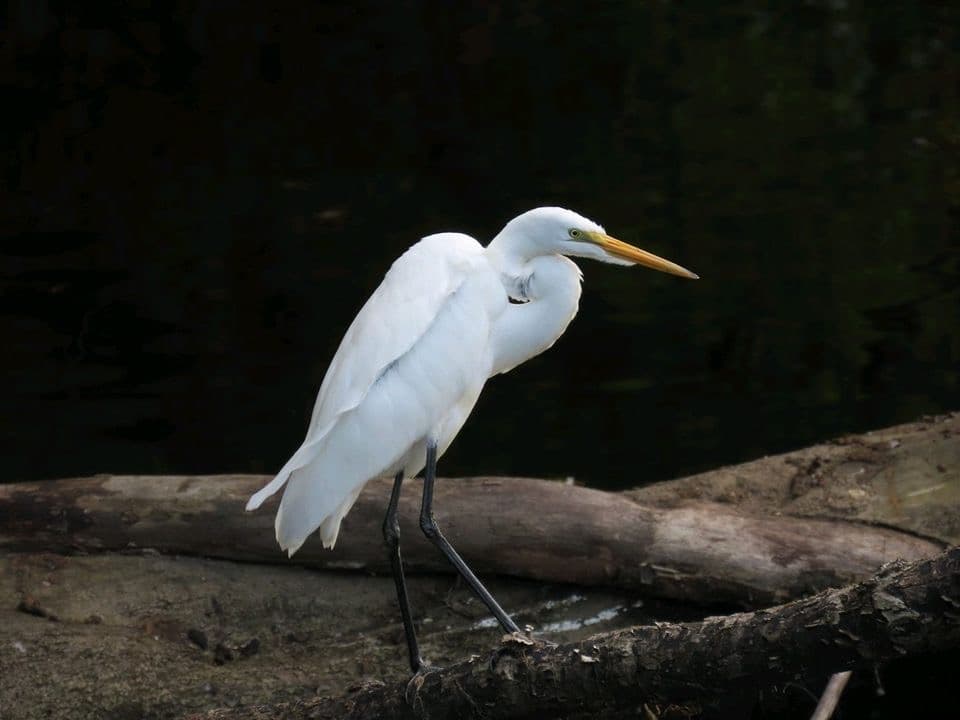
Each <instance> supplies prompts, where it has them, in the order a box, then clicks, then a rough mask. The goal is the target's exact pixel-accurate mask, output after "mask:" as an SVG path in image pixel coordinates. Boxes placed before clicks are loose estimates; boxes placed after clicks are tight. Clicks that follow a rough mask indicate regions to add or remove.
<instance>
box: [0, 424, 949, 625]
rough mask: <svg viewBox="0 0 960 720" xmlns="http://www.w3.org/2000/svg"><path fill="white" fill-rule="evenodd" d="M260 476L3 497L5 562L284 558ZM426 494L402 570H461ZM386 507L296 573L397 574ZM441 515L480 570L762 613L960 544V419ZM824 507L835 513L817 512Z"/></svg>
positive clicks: (19, 490)
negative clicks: (114, 555) (428, 520)
mask: <svg viewBox="0 0 960 720" xmlns="http://www.w3.org/2000/svg"><path fill="white" fill-rule="evenodd" d="M911 468H912V471H911ZM266 479H267V478H265V477H262V476H243V475H220V476H208V477H202V476H194V477H150V476H142V477H137V476H119V475H101V476H96V477H92V478H81V479H72V480H61V481H50V482H39V483H18V484H11V485H0V549H2V548H5V549H8V550H14V551H56V552H101V551H110V550H125V549H129V548H154V549H157V550H160V551H163V552H170V553H179V554H190V555H198V556H205V557H218V558H226V559H232V560H244V561H265V562H286V561H285V559H284V558H283V557H282V555H281V554H280V553H279V551H278V549H277V547H276V544H275V541H274V539H273V529H272V515H273V512H272V511H273V509H274V505H272V504H269V505H268V506H267V507H266V508H264V509H262V510H261V511H260V512H258V513H255V514H248V513H244V512H243V510H242V507H243V504H244V502H245V500H246V498H247V497H248V496H249V495H250V494H251V493H252V492H253V491H254V490H255V489H257V488H258V487H259V486H260V485H262V484H263V483H264V482H265V481H266ZM419 487H420V486H419V482H418V481H409V482H408V483H407V487H406V488H405V494H404V497H403V498H402V501H401V517H402V521H401V535H402V538H403V551H404V558H405V562H406V564H407V566H408V567H409V568H410V569H411V570H414V571H416V570H425V571H443V572H446V571H449V567H448V566H447V565H446V564H445V563H444V562H443V560H442V558H441V557H440V556H439V555H438V553H436V552H435V550H434V548H433V547H432V546H430V545H429V544H428V543H426V542H425V541H423V539H422V537H421V535H420V532H419V528H418V527H417V524H416V517H417V503H418V501H419ZM911 488H912V489H911ZM931 488H932V490H931ZM898 492H900V494H901V495H903V497H900V496H899V495H897V493H898ZM388 494H389V482H388V481H386V480H379V481H374V482H371V483H370V484H369V485H368V486H367V488H366V489H365V490H364V492H363V493H362V494H361V497H360V500H359V501H358V503H357V505H356V506H355V507H354V509H353V511H352V512H351V513H350V515H348V517H347V519H346V521H345V523H344V527H343V530H342V533H341V539H340V542H339V543H338V545H337V548H336V550H335V551H333V552H329V551H324V550H323V549H322V548H321V547H320V544H319V542H317V541H316V540H312V541H309V542H308V543H307V544H306V545H305V546H304V547H303V548H302V549H301V550H300V552H299V553H298V554H297V556H296V557H295V558H294V562H296V563H298V564H303V565H307V566H311V567H319V568H326V569H343V568H354V569H363V570H367V571H373V572H388V566H387V562H386V554H385V552H384V550H383V547H382V541H381V535H380V525H381V522H382V515H383V511H384V506H385V503H386V497H387V496H388ZM811 495H812V496H813V498H812V499H810V496H811ZM704 498H706V501H705V500H704ZM274 502H275V501H274ZM734 502H736V503H737V504H738V506H737V507H734V506H733V503H734ZM435 505H436V508H437V515H438V518H439V521H440V524H441V526H442V527H443V528H444V529H445V531H446V533H447V534H448V535H449V536H450V538H451V539H452V541H453V542H454V543H455V544H456V546H457V548H458V549H459V550H460V551H461V553H462V554H463V555H464V557H465V558H466V559H467V560H468V562H470V563H471V564H472V565H473V566H474V567H475V568H476V569H477V571H478V572H480V573H481V574H483V575H493V574H502V575H512V576H516V577H527V578H532V579H537V580H544V581H553V582H569V583H576V584H581V585H608V586H615V587H619V588H633V589H642V590H643V592H644V593H645V594H648V595H652V596H660V597H666V598H675V599H683V600H694V601H699V602H704V601H710V602H733V603H738V604H741V605H742V606H758V605H763V604H769V603H772V602H780V601H783V600H786V599H790V598H795V597H801V596H803V595H806V594H810V593H811V592H816V591H818V590H820V589H822V588H825V587H831V586H837V585H842V584H845V583H847V582H851V581H854V580H857V579H860V578H864V577H867V576H869V575H870V574H871V573H872V572H873V571H874V570H875V569H876V568H877V567H879V566H880V565H882V564H883V563H885V562H888V561H890V560H893V559H896V558H903V559H907V560H913V559H918V558H923V557H929V556H931V555H933V554H935V553H936V552H938V551H939V550H941V549H942V548H943V547H944V546H945V545H946V544H948V543H949V542H951V541H952V542H960V520H958V519H957V518H960V416H957V415H953V416H946V417H943V418H939V419H931V420H929V421H926V422H923V423H914V424H911V425H907V426H900V427H898V428H891V429H888V430H885V431H882V432H880V433H873V434H867V435H863V436H856V439H847V440H842V441H835V442H833V443H829V444H827V445H822V446H815V447H814V448H808V449H806V450H803V451H800V452H797V453H791V454H788V455H784V456H779V457H777V458H768V459H764V460H760V461H757V462H755V463H747V464H745V465H742V466H734V467H731V468H725V469H722V470H719V471H716V472H715V473H708V474H705V475H701V476H696V477H694V478H689V479H685V480H679V481H674V482H672V483H666V484H660V485H655V486H652V487H651V488H648V489H643V490H639V491H635V492H631V493H606V492H601V491H597V490H591V489H588V488H583V487H577V486H569V485H565V484H562V483H556V482H548V481H543V480H532V479H526V478H470V479H461V480H456V481H441V482H440V483H439V484H438V489H437V499H436V503H435ZM739 505H742V506H744V507H746V508H748V509H753V510H755V512H745V511H744V509H743V507H740V506H739ZM878 508H879V510H878ZM885 508H887V509H889V508H893V509H892V510H888V511H887V512H886V513H884V512H883V511H884V509H885ZM818 509H819V510H820V511H821V514H822V515H826V517H810V515H812V514H814V513H815V512H816V511H817V510H818ZM854 510H856V512H854ZM785 512H790V513H797V514H800V515H806V516H805V517H798V516H796V515H787V514H784V513H785ZM851 520H852V522H851ZM880 524H882V525H885V526H881V525H880ZM890 526H895V527H890ZM918 534H925V535H927V537H921V536H918Z"/></svg>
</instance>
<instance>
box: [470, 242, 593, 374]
mask: <svg viewBox="0 0 960 720" xmlns="http://www.w3.org/2000/svg"><path fill="white" fill-rule="evenodd" d="M524 240H525V237H524V236H523V235H522V234H511V233H507V232H502V233H500V234H499V235H497V237H495V238H494V239H493V240H492V241H491V242H490V244H489V245H488V246H487V248H486V250H485V252H486V255H487V259H488V261H489V262H490V265H491V266H492V267H494V268H495V269H496V270H497V271H498V272H499V273H500V279H501V282H502V283H503V286H504V289H505V290H506V292H507V295H509V296H510V297H511V298H513V299H514V300H518V301H520V302H519V303H518V304H512V303H511V304H510V305H508V306H507V307H506V308H505V309H504V311H503V313H502V314H501V315H500V317H499V318H497V320H496V322H495V323H494V326H493V337H492V340H493V342H492V343H491V347H492V348H494V351H495V352H494V360H493V374H497V373H505V372H507V371H509V370H512V369H513V368H515V367H516V366H517V365H520V364H521V363H523V362H526V361H527V360H529V359H530V358H532V357H535V356H536V355H539V354H540V353H542V352H543V351H544V350H547V349H548V348H549V347H551V346H552V345H553V344H554V343H555V342H556V341H557V338H559V337H560V336H561V335H563V332H564V330H566V329H567V326H568V325H569V324H570V321H571V320H573V318H574V316H575V315H576V314H577V309H578V308H579V306H580V292H581V288H580V281H581V279H582V277H583V276H582V274H581V272H580V268H579V267H577V265H576V264H575V263H574V262H573V261H572V260H570V259H569V258H566V257H564V256H563V255H558V254H556V253H546V254H533V255H532V256H529V255H527V253H528V252H531V251H532V252H533V253H535V252H536V249H537V247H536V245H535V244H533V243H526V242H524Z"/></svg>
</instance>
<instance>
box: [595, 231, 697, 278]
mask: <svg viewBox="0 0 960 720" xmlns="http://www.w3.org/2000/svg"><path fill="white" fill-rule="evenodd" d="M586 234H587V235H588V236H589V237H590V239H591V240H593V241H594V242H595V243H596V244H597V245H599V246H600V247H602V248H603V249H604V250H606V251H607V252H608V253H610V254H611V255H613V256H614V257H618V258H622V259H624V260H629V261H630V262H634V263H637V265H643V266H644V267H648V268H652V269H653V270H659V271H660V272H665V273H670V274H671V275H679V276H680V277H685V278H691V279H693V280H699V279H700V276H699V275H697V274H696V273H692V272H690V271H689V270H687V269H686V268H683V267H680V266H679V265H677V264H676V263H672V262H670V261H669V260H664V259H663V258H662V257H660V256H659V255H654V254H653V253H649V252H647V251H646V250H641V249H640V248H638V247H634V246H633V245H630V244H628V243H625V242H622V241H620V240H617V239H616V238H612V237H610V236H609V235H604V234H603V233H595V232H588V233H586Z"/></svg>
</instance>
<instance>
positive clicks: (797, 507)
mask: <svg viewBox="0 0 960 720" xmlns="http://www.w3.org/2000/svg"><path fill="white" fill-rule="evenodd" d="M626 494H628V495H629V496H630V497H632V498H633V499H634V500H636V501H637V502H639V503H641V504H644V505H655V506H657V507H674V506H676V505H677V504H679V503H685V502H691V501H699V502H718V503H724V504H726V505H734V506H736V507H737V508H738V509H739V510H741V511H743V512H751V513H757V514H766V515H772V514H776V513H781V514H784V515H794V516H803V517H819V518H835V519H843V520H857V521H861V522H868V523H872V524H879V525H887V526H890V527H896V528H898V529H900V530H906V531H909V532H914V533H917V534H919V535H923V536H925V537H931V538H937V539H939V540H942V541H944V542H947V543H949V544H951V545H956V544H960V413H949V414H946V415H937V416H929V417H925V418H922V419H920V420H918V421H916V422H911V423H905V424H903V425H895V426H893V427H888V428H883V429H881V430H875V431H872V432H867V433H862V434H859V435H846V436H844V437H839V438H836V439H834V440H830V441H829V442H825V443H821V444H819V445H812V446H810V447H806V448H802V449H800V450H794V451H793V452H788V453H783V454H782V455H771V456H769V457H764V458H760V459H759V460H753V461H751V462H745V463H740V464H738V465H730V466H729V467H722V468H717V469H715V470H710V471H708V472H704V473H701V474H699V475H692V476H690V477H686V478H680V479H678V480H668V481H666V482H661V483H654V484H652V485H646V486H644V487H638V488H636V489H633V490H628V491H626Z"/></svg>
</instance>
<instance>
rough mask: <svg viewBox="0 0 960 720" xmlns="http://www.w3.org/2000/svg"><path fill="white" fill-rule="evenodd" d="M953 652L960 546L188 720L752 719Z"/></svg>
mask: <svg viewBox="0 0 960 720" xmlns="http://www.w3.org/2000/svg"><path fill="white" fill-rule="evenodd" d="M527 642H529V641H527ZM957 647H960V548H953V549H951V550H948V551H946V552H944V553H942V554H940V555H938V556H937V557H935V558H933V559H929V560H924V561H920V562H914V563H903V562H900V563H894V564H891V565H889V566H887V567H885V568H884V569H883V570H882V571H881V572H880V573H879V574H877V575H876V576H874V577H873V578H871V579H869V580H867V581H865V582H862V583H860V584H857V585H852V586H848V587H845V588H842V589H839V590H829V591H825V592H823V593H820V594H819V595H816V596H814V597H811V598H807V599H805V600H799V601H795V602H792V603H790V604H787V605H782V606H779V607H775V608H771V609H768V610H760V611H757V612H753V613H741V614H736V615H728V616H724V617H711V618H707V619H706V620H704V621H702V622H698V623H686V624H672V623H658V624H656V625H650V626H640V627H634V628H631V629H628V630H624V631H618V632H613V633H608V634H604V635H597V636H594V637H592V638H590V639H588V640H587V641H585V642H583V643H580V644H576V645H559V646H549V645H544V644H535V645H528V644H526V642H524V641H523V640H522V639H517V638H512V637H509V636H508V637H507V638H505V641H504V643H502V644H501V646H500V647H498V648H497V649H495V650H493V651H492V652H490V653H489V654H487V655H485V656H483V657H477V658H473V659H470V660H467V661H464V662H461V663H458V664H457V665H454V666H452V667H450V668H447V669H444V670H438V671H434V672H430V673H428V674H426V675H424V676H421V677H418V678H415V679H414V681H413V682H411V683H410V684H405V683H400V684H391V685H379V686H376V687H368V688H366V689H363V690H361V691H359V692H357V693H355V694H353V695H348V696H346V697H343V698H336V699H330V698H320V699H315V700H309V701H304V702H297V703H292V704H282V705H278V706H274V707H269V706H258V707H253V708H249V707H248V708H239V709H223V710H214V711H211V712H208V713H206V714H201V715H194V716H191V718H192V719H193V720H240V718H245V719H249V718H257V719H258V720H272V719H273V718H285V719H286V720H295V719H296V718H307V717H309V718H353V719H354V720H366V719H367V718H383V719H392V718H395V719H397V720H400V719H406V718H425V717H436V718H441V717H457V718H487V719H488V720H495V719H497V718H500V719H502V720H507V719H515V718H534V717H537V718H539V717H559V716H563V717H587V716H589V717H591V718H602V717H617V716H622V715H623V713H624V712H625V711H629V712H634V711H635V710H636V709H638V708H643V707H646V708H648V709H654V708H663V707H666V706H670V707H672V708H673V709H674V711H676V713H677V715H676V716H678V717H679V716H697V717H707V718H708V717H749V716H750V712H751V709H752V708H753V706H754V704H755V703H756V701H757V698H758V690H760V689H762V688H770V687H773V686H775V685H778V684H783V683H787V682H791V683H797V682H799V683H802V684H806V685H808V686H813V687H819V686H822V685H823V684H824V683H825V682H826V680H827V679H828V677H829V676H830V675H831V674H832V673H834V672H836V671H839V670H850V669H857V668H865V667H871V666H873V665H875V664H877V663H882V662H884V661H887V660H892V659H895V658H897V659H902V658H909V657H914V656H917V655H921V654H923V653H930V652H936V651H942V650H950V649H956V648H957ZM812 658H816V661H815V662H811V659H812ZM684 713H686V715H684ZM650 714H653V712H651V713H650Z"/></svg>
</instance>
